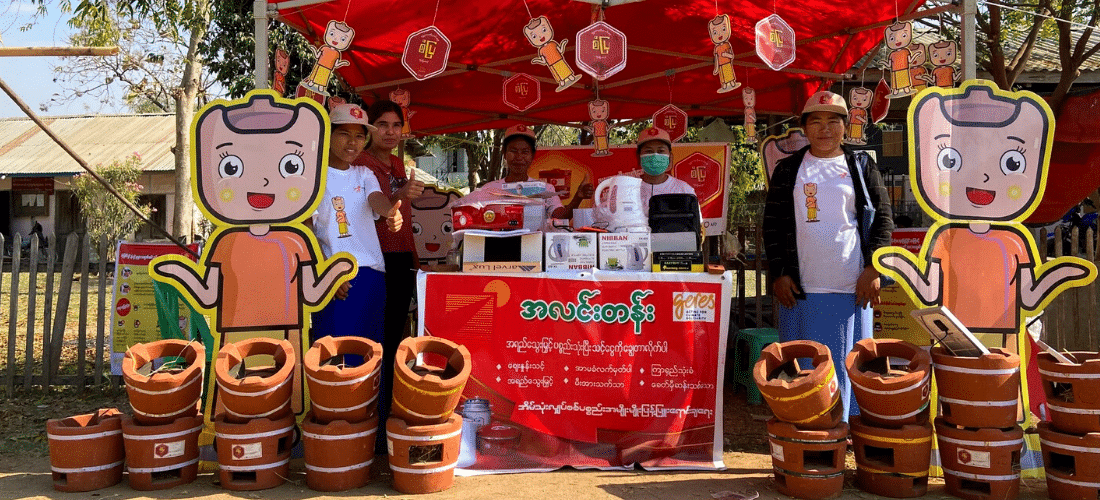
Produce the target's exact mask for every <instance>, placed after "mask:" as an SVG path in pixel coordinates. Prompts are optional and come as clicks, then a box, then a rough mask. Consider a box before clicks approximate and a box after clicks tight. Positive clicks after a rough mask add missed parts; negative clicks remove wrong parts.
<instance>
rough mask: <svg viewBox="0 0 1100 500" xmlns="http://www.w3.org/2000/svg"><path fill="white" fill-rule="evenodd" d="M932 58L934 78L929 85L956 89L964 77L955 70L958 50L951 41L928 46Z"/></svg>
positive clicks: (942, 41)
mask: <svg viewBox="0 0 1100 500" xmlns="http://www.w3.org/2000/svg"><path fill="white" fill-rule="evenodd" d="M928 49H929V51H928V52H929V54H930V55H931V56H932V57H931V60H932V77H931V78H929V80H928V83H929V84H931V85H935V86H937V87H945V88H946V87H954V86H955V82H957V81H959V78H960V77H961V76H962V74H961V73H959V71H958V70H956V69H955V66H954V64H955V60H956V59H958V57H959V51H958V48H957V47H956V45H955V42H953V41H951V40H940V41H938V42H936V43H933V44H932V45H929V46H928Z"/></svg>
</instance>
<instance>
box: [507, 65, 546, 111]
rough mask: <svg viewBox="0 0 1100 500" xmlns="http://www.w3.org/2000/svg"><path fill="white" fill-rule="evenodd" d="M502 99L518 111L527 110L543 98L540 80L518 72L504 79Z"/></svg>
mask: <svg viewBox="0 0 1100 500" xmlns="http://www.w3.org/2000/svg"><path fill="white" fill-rule="evenodd" d="M501 100H503V101H504V104H507V105H508V106H509V107H511V108H512V109H515V110H516V111H519V112H521V113H522V112H524V111H527V110H528V109H531V106H534V105H536V104H538V103H539V101H541V100H542V89H541V88H540V87H539V81H538V80H536V79H535V77H533V76H531V75H528V74H527V73H516V74H514V75H512V76H510V77H508V78H506V79H505V80H504V92H503V95H502V97H501Z"/></svg>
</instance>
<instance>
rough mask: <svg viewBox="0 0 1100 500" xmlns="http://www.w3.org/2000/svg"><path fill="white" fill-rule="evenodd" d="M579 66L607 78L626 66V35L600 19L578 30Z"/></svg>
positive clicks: (594, 75)
mask: <svg viewBox="0 0 1100 500" xmlns="http://www.w3.org/2000/svg"><path fill="white" fill-rule="evenodd" d="M576 63H577V67H578V68H580V69H581V71H584V72H585V73H588V74H589V75H592V77H593V78H595V79H597V80H601V81H602V80H605V79H607V78H608V77H610V76H611V75H614V74H615V73H618V72H620V71H622V70H623V68H625V67H626V35H624V34H623V32H621V31H619V30H617V29H615V28H614V27H613V26H611V25H610V24H607V23H606V22H603V21H599V22H596V23H592V24H590V25H588V27H586V28H584V29H581V30H580V31H578V32H577V50H576Z"/></svg>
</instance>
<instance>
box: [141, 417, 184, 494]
mask: <svg viewBox="0 0 1100 500" xmlns="http://www.w3.org/2000/svg"><path fill="white" fill-rule="evenodd" d="M136 420H137V419H136V418H130V417H122V437H123V440H124V441H125V443H126V477H127V479H128V480H129V482H130V487H131V488H133V489H135V490H139V491H149V490H163V489H166V488H171V487H173V486H179V485H181V484H187V483H190V482H191V481H194V480H195V475H196V474H197V473H198V471H199V434H200V433H201V432H202V428H203V421H202V415H195V416H192V417H184V418H180V419H177V420H176V421H175V422H172V423H170V424H163V425H140V424H138V423H137V421H136Z"/></svg>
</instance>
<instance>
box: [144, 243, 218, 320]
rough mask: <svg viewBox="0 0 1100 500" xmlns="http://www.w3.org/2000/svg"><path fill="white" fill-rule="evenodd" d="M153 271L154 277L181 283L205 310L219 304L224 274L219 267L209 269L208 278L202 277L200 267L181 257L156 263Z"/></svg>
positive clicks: (207, 269)
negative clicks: (219, 293) (219, 291)
mask: <svg viewBox="0 0 1100 500" xmlns="http://www.w3.org/2000/svg"><path fill="white" fill-rule="evenodd" d="M173 257H175V256H173ZM152 271H153V275H154V276H157V277H161V278H165V279H168V280H172V281H175V282H177V283H179V284H180V285H181V286H182V287H183V289H184V290H186V291H187V293H188V294H190V295H191V296H192V297H194V298H195V301H196V302H198V303H199V305H201V306H202V307H204V308H207V309H209V308H212V307H214V305H215V304H217V303H218V288H219V287H220V285H221V277H222V274H221V269H219V268H217V267H207V268H206V276H200V275H199V267H198V265H197V264H194V263H192V262H191V261H189V260H186V259H183V258H182V257H181V258H180V259H178V260H177V259H174V258H169V259H165V260H162V261H160V262H156V263H154V264H153V265H152Z"/></svg>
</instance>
